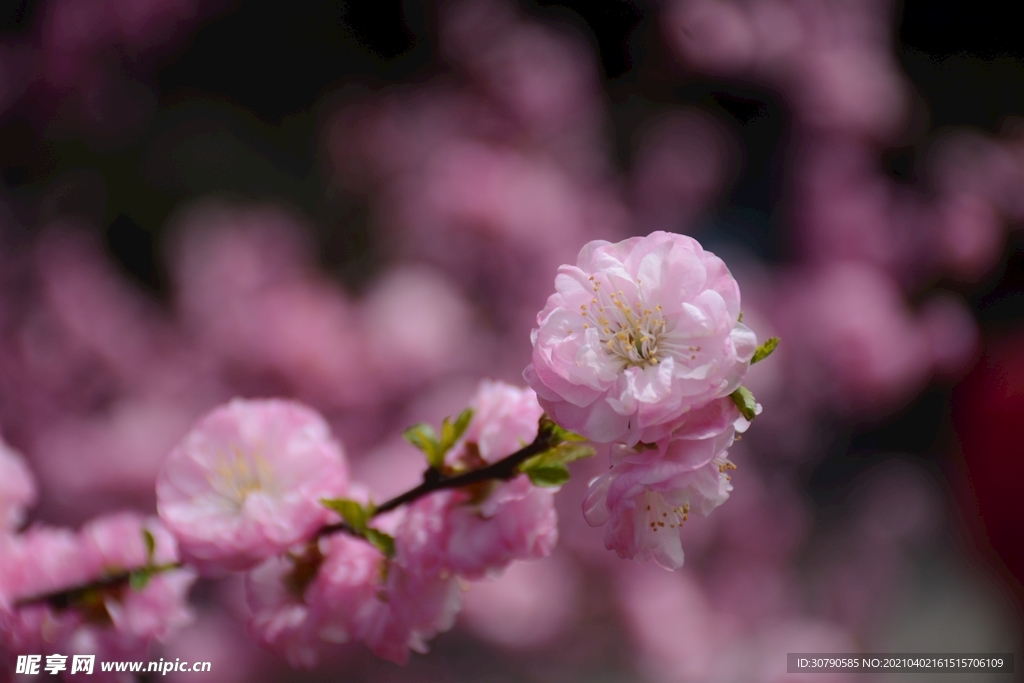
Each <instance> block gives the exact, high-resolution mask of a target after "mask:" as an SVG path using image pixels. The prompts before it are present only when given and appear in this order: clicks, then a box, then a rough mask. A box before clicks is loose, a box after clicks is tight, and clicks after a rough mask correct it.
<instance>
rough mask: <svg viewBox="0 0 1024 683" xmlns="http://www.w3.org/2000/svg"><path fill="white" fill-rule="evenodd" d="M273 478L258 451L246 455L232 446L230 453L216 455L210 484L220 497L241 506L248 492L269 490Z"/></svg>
mask: <svg viewBox="0 0 1024 683" xmlns="http://www.w3.org/2000/svg"><path fill="white" fill-rule="evenodd" d="M273 480H274V477H273V471H272V470H271V468H270V465H269V464H268V463H267V461H266V460H265V459H263V458H262V457H261V456H260V455H259V454H258V453H256V454H249V455H247V454H244V453H242V451H241V450H239V449H238V448H237V447H234V448H232V453H231V454H230V455H221V456H218V458H217V462H216V463H215V464H214V466H213V473H212V475H211V476H210V485H211V486H212V487H213V490H214V491H216V492H217V493H218V494H219V495H220V496H221V497H222V498H224V499H225V500H227V501H228V502H230V503H232V504H233V505H234V506H235V507H237V508H241V507H242V506H243V505H244V504H245V500H246V498H248V497H249V495H250V494H252V493H256V492H258V491H267V490H269V489H270V488H271V485H272V483H273Z"/></svg>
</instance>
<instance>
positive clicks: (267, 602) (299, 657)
mask: <svg viewBox="0 0 1024 683" xmlns="http://www.w3.org/2000/svg"><path fill="white" fill-rule="evenodd" d="M294 570H295V563H294V562H293V560H292V559H291V558H289V557H285V556H276V557H271V558H268V559H266V560H264V561H263V562H262V563H260V564H259V565H257V566H256V567H254V568H253V569H251V570H249V572H247V573H246V575H245V597H246V601H247V602H248V603H249V609H251V610H252V616H251V617H250V619H249V633H250V634H251V635H252V637H253V638H254V639H256V640H257V641H259V642H260V643H262V644H264V645H266V646H268V647H270V648H272V649H273V650H275V651H276V652H279V653H280V654H282V655H284V656H285V658H287V659H288V663H289V664H291V665H292V666H296V667H304V668H307V669H311V668H313V667H314V666H316V662H317V658H318V644H317V638H316V631H317V624H316V619H315V614H314V609H313V608H312V607H311V606H310V604H309V603H307V602H306V600H305V599H304V598H303V595H300V594H298V593H297V592H296V590H295V588H294V586H290V585H289V575H290V574H292V573H293V572H294Z"/></svg>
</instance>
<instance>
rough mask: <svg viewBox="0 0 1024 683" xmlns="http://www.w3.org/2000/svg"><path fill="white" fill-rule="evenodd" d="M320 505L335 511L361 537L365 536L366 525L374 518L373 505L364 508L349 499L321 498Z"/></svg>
mask: <svg viewBox="0 0 1024 683" xmlns="http://www.w3.org/2000/svg"><path fill="white" fill-rule="evenodd" d="M320 504H321V505H323V506H324V507H325V508H327V509H329V510H334V511H335V512H337V513H338V514H339V515H341V518H342V519H343V520H345V522H346V523H347V524H348V525H349V526H350V527H352V530H353V531H355V532H356V533H357V534H359V535H360V536H362V535H365V532H366V524H367V523H368V522H369V521H370V517H372V516H373V505H372V504H371V505H369V506H367V507H363V506H362V505H360V504H359V503H358V502H356V501H354V500H348V499H347V498H321V499H320Z"/></svg>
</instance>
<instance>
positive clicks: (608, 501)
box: [583, 397, 749, 569]
mask: <svg viewBox="0 0 1024 683" xmlns="http://www.w3.org/2000/svg"><path fill="white" fill-rule="evenodd" d="M748 425H749V423H748V422H747V420H746V419H744V418H743V417H742V416H741V415H740V413H739V410H738V409H737V408H736V406H735V405H734V404H733V401H732V399H731V398H728V397H727V398H723V399H718V400H717V401H713V402H712V403H710V404H708V405H707V406H705V407H703V408H700V409H697V410H694V411H691V412H690V413H689V414H688V415H687V419H686V420H685V421H684V422H683V423H682V424H681V425H680V426H679V427H678V428H677V430H676V431H675V432H673V433H672V434H670V435H668V436H667V437H665V438H663V439H661V440H659V441H657V442H656V443H654V444H642V445H640V446H636V447H629V446H626V445H624V444H614V445H612V446H611V447H610V450H611V461H612V467H611V469H609V470H608V471H607V472H606V473H604V474H602V475H601V476H599V477H598V478H597V479H595V480H594V481H593V482H591V484H590V489H589V490H588V491H587V495H586V497H585V498H584V500H583V515H584V517H586V519H587V522H588V523H590V525H591V526H602V525H604V527H605V530H604V543H605V547H607V548H608V549H609V550H614V551H616V552H617V553H618V554H619V556H620V557H623V558H632V559H635V560H637V561H639V562H646V561H647V560H649V559H652V558H653V559H654V561H655V562H657V563H658V564H659V565H661V566H662V567H665V568H666V569H678V568H679V567H681V566H683V546H682V541H681V539H680V532H681V530H682V526H683V523H684V522H686V521H687V519H688V517H689V515H690V514H695V515H699V516H701V517H704V516H707V515H708V514H709V513H710V512H711V511H712V510H714V509H715V508H716V507H718V506H719V505H721V504H722V503H724V502H725V501H726V500H727V499H728V498H729V492H730V491H732V485H731V484H730V483H729V481H730V477H729V474H728V471H729V470H731V469H735V466H734V465H733V464H732V463H731V462H729V460H728V459H727V455H728V449H729V446H731V445H732V442H733V440H734V439H735V436H736V432H737V431H740V432H742V431H744V430H745V429H746V428H747V426H748Z"/></svg>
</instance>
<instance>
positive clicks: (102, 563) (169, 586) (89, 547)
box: [0, 513, 195, 657]
mask: <svg viewBox="0 0 1024 683" xmlns="http://www.w3.org/2000/svg"><path fill="white" fill-rule="evenodd" d="M143 529H147V530H148V531H149V532H150V533H151V534H152V536H153V538H154V541H155V548H154V554H153V562H155V563H157V564H167V563H171V562H174V561H176V559H177V553H176V549H175V542H174V538H173V536H171V534H170V533H169V532H168V531H167V530H166V529H164V528H163V527H162V526H161V525H160V523H159V521H158V520H156V519H145V518H143V517H142V516H141V515H137V514H135V513H120V514H114V515H108V516H104V517H99V518H97V519H95V520H93V521H91V522H90V523H89V524H87V525H86V526H85V527H84V528H83V529H82V531H81V532H79V533H77V534H76V533H74V532H72V531H70V530H68V529H54V528H46V527H34V528H32V529H29V530H28V531H27V532H26V533H24V534H22V535H19V536H14V537H8V538H7V539H5V540H4V541H2V542H0V550H2V551H3V554H2V561H0V604H6V607H4V608H3V609H0V612H2V614H0V642H3V643H4V645H5V647H6V648H8V649H9V650H10V651H12V652H17V653H24V652H28V653H34V652H35V653H38V652H52V651H55V652H62V651H63V652H78V653H87V654H97V655H98V656H101V657H102V656H104V655H110V656H117V655H123V656H134V655H141V654H143V653H144V652H145V650H146V647H147V646H148V644H149V643H150V642H151V641H152V640H154V639H156V640H162V639H164V638H166V637H167V636H168V635H169V634H171V633H172V632H173V631H175V630H177V629H178V628H181V627H182V626H184V625H186V624H188V623H189V622H190V621H191V618H192V615H191V611H190V610H189V609H188V607H187V603H186V601H187V595H188V590H189V588H190V587H191V585H192V582H193V580H194V579H195V573H194V572H193V571H191V570H188V569H172V570H169V571H161V572H159V573H157V574H155V575H153V576H152V577H151V579H150V580H149V582H148V583H147V584H146V585H145V586H144V587H142V588H140V589H129V588H126V589H125V590H123V591H117V592H114V591H111V592H107V593H105V594H104V595H103V599H102V602H101V603H100V604H98V605H95V606H91V607H90V608H89V609H80V608H79V607H78V606H76V605H75V604H72V605H71V606H69V607H68V608H66V609H56V608H54V607H53V606H51V605H49V604H45V603H33V604H28V605H21V606H17V602H18V601H21V600H25V599H30V598H34V597H39V596H42V595H46V594H48V593H54V592H58V591H62V590H66V589H69V588H74V587H78V586H82V585H87V584H89V583H90V582H93V581H96V580H98V579H101V578H104V577H106V576H110V575H112V574H116V573H118V572H121V571H124V570H128V569H136V568H139V567H142V566H144V565H146V564H147V556H148V552H147V549H146V543H145V540H144V537H143Z"/></svg>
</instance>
